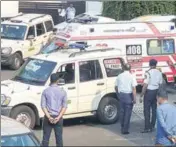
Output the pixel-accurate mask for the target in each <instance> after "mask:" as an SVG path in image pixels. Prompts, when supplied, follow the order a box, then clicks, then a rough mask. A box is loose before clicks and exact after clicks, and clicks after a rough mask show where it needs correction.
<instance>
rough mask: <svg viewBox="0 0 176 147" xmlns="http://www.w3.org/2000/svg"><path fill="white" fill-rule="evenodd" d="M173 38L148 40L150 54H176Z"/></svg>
mask: <svg viewBox="0 0 176 147" xmlns="http://www.w3.org/2000/svg"><path fill="white" fill-rule="evenodd" d="M174 47H175V45H174V40H173V39H160V40H158V39H152V40H148V41H147V50H148V54H149V55H166V54H174V52H175V51H174Z"/></svg>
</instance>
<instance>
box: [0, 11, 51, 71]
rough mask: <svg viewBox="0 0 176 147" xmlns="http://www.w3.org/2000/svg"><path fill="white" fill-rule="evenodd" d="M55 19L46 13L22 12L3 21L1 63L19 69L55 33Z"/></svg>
mask: <svg viewBox="0 0 176 147" xmlns="http://www.w3.org/2000/svg"><path fill="white" fill-rule="evenodd" d="M53 27H54V24H53V20H52V17H51V16H50V15H45V14H21V15H18V16H17V17H14V18H11V19H10V20H7V21H4V22H2V23H1V64H2V65H5V66H10V68H11V69H18V68H19V67H20V66H21V64H22V63H23V60H24V59H25V58H28V57H30V56H32V55H35V54H37V53H39V51H40V49H41V47H43V45H45V44H46V43H47V41H48V39H49V38H50V37H51V36H52V34H53Z"/></svg>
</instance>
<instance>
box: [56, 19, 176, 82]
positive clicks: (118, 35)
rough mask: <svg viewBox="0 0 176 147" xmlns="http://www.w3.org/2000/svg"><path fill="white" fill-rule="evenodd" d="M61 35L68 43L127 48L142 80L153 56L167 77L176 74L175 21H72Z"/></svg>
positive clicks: (128, 56)
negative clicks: (86, 22) (88, 22)
mask: <svg viewBox="0 0 176 147" xmlns="http://www.w3.org/2000/svg"><path fill="white" fill-rule="evenodd" d="M57 37H58V38H60V39H61V40H62V41H63V40H65V41H66V42H67V43H68V44H71V43H75V42H76V43H81V44H87V45H88V46H92V47H95V46H97V47H102V48H103V47H118V48H121V49H123V54H124V56H126V58H127V60H128V62H129V63H131V65H132V71H133V73H134V74H135V75H136V78H137V81H138V84H139V85H141V84H142V83H143V80H144V73H145V71H146V70H148V69H149V60H150V59H151V58H155V59H156V60H157V61H158V68H160V69H161V71H162V73H163V76H164V78H165V80H166V81H167V82H168V83H174V82H175V78H176V49H175V41H176V29H175V24H174V23H173V22H166V21H165V22H159V21H158V22H131V21H118V22H112V23H94V24H83V23H71V24H69V25H68V26H67V27H65V29H64V30H63V31H60V32H58V33H57Z"/></svg>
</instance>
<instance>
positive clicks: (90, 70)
mask: <svg viewBox="0 0 176 147" xmlns="http://www.w3.org/2000/svg"><path fill="white" fill-rule="evenodd" d="M79 75H80V82H86V81H91V80H97V79H102V78H103V74H102V71H101V67H100V64H99V61H98V60H94V61H83V62H79Z"/></svg>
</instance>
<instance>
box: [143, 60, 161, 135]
mask: <svg viewBox="0 0 176 147" xmlns="http://www.w3.org/2000/svg"><path fill="white" fill-rule="evenodd" d="M149 66H150V69H149V70H148V71H147V72H146V73H145V80H144V85H143V89H142V93H141V95H140V101H141V102H142V97H143V96H144V118H145V128H144V130H143V131H142V132H141V133H148V132H152V131H153V129H154V127H155V123H156V108H157V92H158V89H159V87H160V85H161V84H162V83H163V78H162V73H161V72H160V71H159V70H158V69H156V66H157V61H156V60H155V59H151V60H150V61H149ZM150 108H152V118H150ZM150 120H151V121H150Z"/></svg>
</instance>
